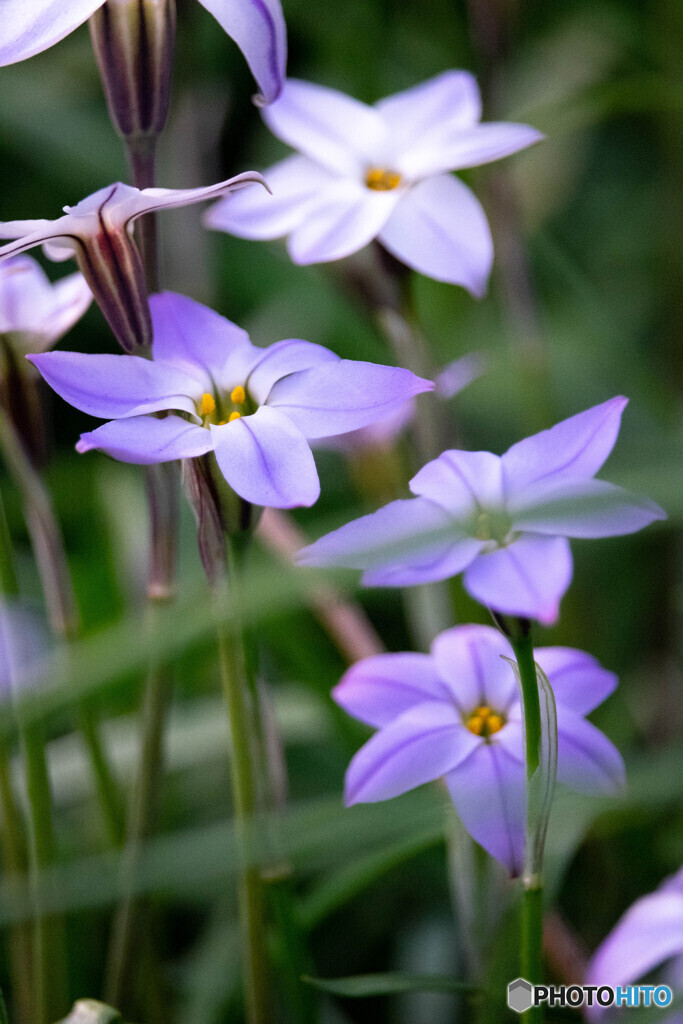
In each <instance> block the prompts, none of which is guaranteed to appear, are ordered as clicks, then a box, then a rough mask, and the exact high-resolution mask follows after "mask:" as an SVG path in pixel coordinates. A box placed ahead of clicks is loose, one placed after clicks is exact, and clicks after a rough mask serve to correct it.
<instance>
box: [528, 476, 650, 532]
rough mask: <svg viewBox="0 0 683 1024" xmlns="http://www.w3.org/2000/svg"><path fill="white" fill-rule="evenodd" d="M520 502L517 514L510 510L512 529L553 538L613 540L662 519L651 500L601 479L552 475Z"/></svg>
mask: <svg viewBox="0 0 683 1024" xmlns="http://www.w3.org/2000/svg"><path fill="white" fill-rule="evenodd" d="M522 501H523V506H522V507H520V508H518V510H517V511H513V509H512V508H510V513H511V515H512V518H513V525H514V527H519V528H520V529H523V530H531V531H533V532H534V533H547V534H553V535H555V536H557V535H558V534H561V535H562V536H563V537H593V538H596V537H616V536H620V535H622V534H625V533H635V532H636V531H637V530H642V529H643V527H644V526H649V524H650V523H652V522H654V521H655V520H656V519H666V512H664V510H663V509H661V508H660V507H659V505H657V504H655V502H654V501H650V499H649V498H643V497H640V496H639V495H636V494H631V493H630V492H629V491H626V490H624V489H623V487H617V486H615V484H609V483H606V482H605V481H604V480H586V479H578V480H568V479H564V478H560V480H559V481H558V479H557V477H555V476H553V477H551V482H550V483H548V482H546V481H542V482H540V483H539V484H535V485H533V484H532V485H531V487H529V488H528V489H527V490H526V491H525V492H524V495H523V497H522V496H521V495H520V504H521V502H522Z"/></svg>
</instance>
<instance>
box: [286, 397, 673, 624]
mask: <svg viewBox="0 0 683 1024" xmlns="http://www.w3.org/2000/svg"><path fill="white" fill-rule="evenodd" d="M627 401H628V400H627V399H626V398H621V397H617V398H612V399H611V400H610V401H608V402H604V403H603V404H602V405H597V406H594V407H593V408H592V409H587V410H586V411H585V412H582V413H579V414H578V415H576V416H572V417H570V418H569V419H567V420H563V421H562V422H561V423H558V424H556V425H555V426H554V427H552V428H551V429H550V430H544V431H542V432H541V433H540V434H534V435H533V436H532V437H528V438H526V439H525V440H524V441H520V442H519V443H518V444H515V445H513V446H512V448H510V449H509V450H508V451H507V452H506V453H505V454H504V455H503V456H498V455H493V454H491V453H490V452H467V451H446V452H443V454H442V455H440V456H439V457H438V458H437V459H434V461H433V462H428V463H427V465H426V466H423V468H422V469H421V470H420V471H419V473H417V475H416V476H414V477H413V479H412V480H411V481H410V489H411V491H412V492H413V494H414V495H416V497H414V498H409V499H402V500H399V501H393V502H390V503H389V504H388V505H385V506H384V507H383V508H381V509H379V511H378V512H375V513H373V514H372V515H369V516H363V517H362V518H360V519H356V520H354V521H353V522H351V523H347V524H346V525H345V526H342V527H341V528H340V529H339V530H335V531H334V532H333V533H329V534H327V535H326V536H324V537H321V538H320V540H318V541H316V542H315V543H314V544H311V545H310V546H309V547H306V548H304V549H303V550H302V551H301V552H299V555H298V557H297V560H298V562H299V564H300V565H311V566H313V565H315V566H323V565H338V566H346V567H348V568H355V569H365V573H364V575H363V583H365V584H366V585H368V586H412V585H413V584H417V583H429V582H432V581H435V580H444V579H448V578H449V577H450V576H455V575H457V574H458V573H460V572H464V573H465V576H464V584H465V587H466V589H467V590H468V591H469V592H470V593H471V594H472V596H473V597H475V598H476V599H477V600H478V601H481V602H482V603H483V604H486V605H488V606H489V607H491V608H494V609H495V610H496V611H499V612H501V613H503V614H508V615H521V616H527V617H530V618H537V619H540V621H541V622H545V623H551V622H554V621H555V619H556V618H557V616H558V613H559V604H560V600H561V598H562V596H563V595H564V593H565V591H566V590H567V588H568V586H569V583H570V581H571V576H572V556H571V550H570V547H569V541H568V540H567V538H568V537H611V536H616V535H619V534H626V533H633V532H635V531H636V530H640V529H642V527H644V526H647V525H648V524H649V523H651V522H653V521H654V520H656V519H664V518H666V516H665V513H664V512H663V511H662V509H661V508H660V507H659V506H658V505H656V504H655V503H654V502H653V501H650V500H649V499H648V498H641V497H638V496H636V495H633V494H631V493H630V492H628V491H625V490H624V489H623V488H621V487H616V486H615V485H614V484H609V483H605V482H604V481H602V480H594V479H593V477H594V475H595V474H596V473H597V472H598V470H599V469H600V468H601V466H602V464H603V463H604V461H605V460H606V458H607V456H608V455H609V453H610V452H611V450H612V448H613V447H614V444H615V442H616V439H617V434H618V432H619V425H620V422H621V414H622V411H623V409H624V407H625V405H626V403H627Z"/></svg>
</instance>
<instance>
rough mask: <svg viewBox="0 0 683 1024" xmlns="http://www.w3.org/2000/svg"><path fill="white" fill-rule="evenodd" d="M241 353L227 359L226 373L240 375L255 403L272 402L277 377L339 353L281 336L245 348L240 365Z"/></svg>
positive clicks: (331, 360)
mask: <svg viewBox="0 0 683 1024" xmlns="http://www.w3.org/2000/svg"><path fill="white" fill-rule="evenodd" d="M241 355H242V354H241V353H240V357H239V358H238V359H234V360H231V361H230V365H229V366H228V367H227V368H226V375H227V374H230V375H231V378H232V377H234V378H235V380H237V377H236V376H235V375H236V374H237V375H238V376H240V379H241V382H242V383H243V386H244V387H245V388H248V389H249V393H250V394H251V395H252V396H253V398H254V400H255V401H256V402H258V403H259V405H263V404H264V403H265V402H267V401H268V404H269V405H271V404H272V403H271V402H270V401H269V396H270V393H271V390H272V388H273V386H274V385H275V384H276V383H277V382H278V381H279V380H280V379H281V378H283V377H288V375H289V374H295V373H298V372H299V371H300V370H308V369H310V367H312V366H320V365H322V364H325V363H337V362H339V356H338V355H336V354H335V353H334V352H331V351H330V350H329V348H325V347H324V346H323V345H316V344H315V343H314V342H312V341H303V340H302V339H301V338H285V340H284V341H278V342H276V343H275V344H274V345H269V346H268V348H258V347H256V346H253V347H252V349H251V351H250V352H246V350H245V352H244V364H243V365H241V366H240V364H241V363H242V358H241Z"/></svg>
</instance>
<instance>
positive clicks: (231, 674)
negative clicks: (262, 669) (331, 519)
mask: <svg viewBox="0 0 683 1024" xmlns="http://www.w3.org/2000/svg"><path fill="white" fill-rule="evenodd" d="M228 547H229V551H230V554H229V556H228V564H229V583H230V585H231V586H232V587H233V594H232V598H233V600H232V607H233V609H234V616H235V621H234V622H233V623H232V625H233V626H234V627H235V628H234V629H232V630H231V629H229V628H226V626H225V624H224V623H219V624H218V650H219V657H220V666H221V682H222V686H223V694H224V697H225V702H226V705H227V708H228V717H229V722H230V740H231V745H232V756H231V760H230V768H231V776H232V789H233V800H234V807H235V829H236V834H237V842H238V856H239V891H238V897H239V909H240V926H241V929H242V952H243V972H244V990H245V992H244V995H245V1003H246V1014H247V1021H248V1024H267V1022H268V1021H269V1020H270V1019H271V1014H270V1000H269V997H268V990H269V984H268V951H267V936H266V930H265V927H264V894H263V883H262V879H261V872H260V870H259V867H258V865H257V864H255V863H254V848H253V839H252V830H253V826H254V823H255V819H256V816H257V813H258V810H259V791H260V790H259V780H258V778H257V766H260V762H261V760H262V757H261V752H262V737H261V735H260V730H259V728H258V717H257V716H258V705H257V701H258V696H257V694H256V689H255V682H254V679H253V677H251V667H252V666H251V665H250V664H249V661H250V659H249V658H248V654H247V651H246V647H245V633H244V628H243V624H242V623H241V622H240V621H239V615H240V608H241V605H242V602H241V566H240V561H241V559H240V552H239V551H238V550H237V545H236V544H235V543H234V542H230V541H229V544H228Z"/></svg>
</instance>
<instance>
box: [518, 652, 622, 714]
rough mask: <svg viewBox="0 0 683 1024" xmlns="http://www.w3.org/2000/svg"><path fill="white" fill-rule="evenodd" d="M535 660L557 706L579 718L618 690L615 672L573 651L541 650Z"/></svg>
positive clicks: (536, 654) (590, 657)
mask: <svg viewBox="0 0 683 1024" xmlns="http://www.w3.org/2000/svg"><path fill="white" fill-rule="evenodd" d="M534 658H535V660H536V661H537V663H538V664H539V665H540V666H541V668H542V669H543V671H544V672H545V674H546V675H547V677H548V679H549V681H550V685H551V686H552V688H553V693H554V694H555V700H556V701H557V703H558V705H559V704H561V705H563V707H565V708H571V710H572V711H574V712H576V713H577V714H579V715H587V714H588V712H589V711H592V710H593V708H596V707H597V706H598V704H602V702H603V701H604V700H606V699H607V698H608V697H609V695H610V694H611V693H612V692H613V691H614V690H615V689H616V687H617V683H618V679H617V677H616V675H615V674H614V672H609V671H608V670H607V669H606V668H603V667H602V665H601V664H600V662H599V661H598V660H597V658H594V657H593V656H592V655H590V654H586V652H585V651H579V650H576V649H575V648H574V647H538V648H536V650H535V651H534Z"/></svg>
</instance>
